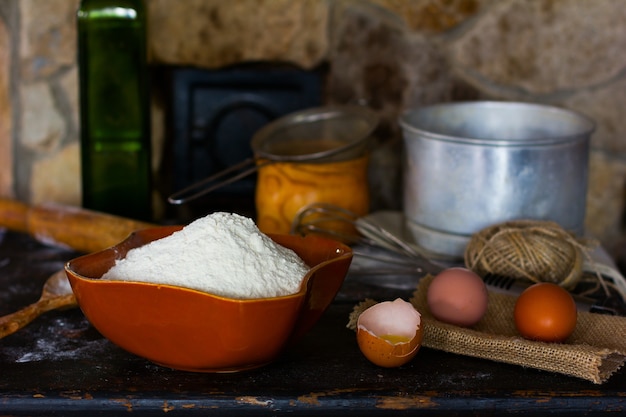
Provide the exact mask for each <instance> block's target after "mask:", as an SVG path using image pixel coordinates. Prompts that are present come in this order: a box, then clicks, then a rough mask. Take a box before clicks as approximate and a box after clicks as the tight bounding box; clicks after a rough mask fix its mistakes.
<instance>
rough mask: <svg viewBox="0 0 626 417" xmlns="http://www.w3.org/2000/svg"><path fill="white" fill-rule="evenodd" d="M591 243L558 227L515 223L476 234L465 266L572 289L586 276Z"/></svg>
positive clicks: (552, 224)
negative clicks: (585, 262) (586, 259)
mask: <svg viewBox="0 0 626 417" xmlns="http://www.w3.org/2000/svg"><path fill="white" fill-rule="evenodd" d="M592 245H596V243H595V242H593V241H591V240H582V239H577V238H576V237H575V236H574V235H573V234H571V233H569V232H567V231H565V230H564V229H563V228H561V226H559V225H558V224H557V223H554V222H550V221H538V220H515V221H510V222H505V223H502V224H497V225H494V226H492V227H487V228H485V229H483V230H481V231H479V232H477V233H475V234H474V235H473V236H472V238H471V239H470V241H469V243H468V245H467V247H466V250H465V254H464V257H465V265H466V266H467V268H469V269H471V270H472V271H474V272H476V273H477V274H478V275H480V276H485V275H488V274H491V275H498V276H505V277H510V278H517V279H524V280H529V281H532V282H542V281H547V282H553V283H556V284H559V285H561V286H562V287H564V288H567V289H572V288H574V287H575V286H576V284H578V282H579V281H580V279H581V277H582V276H583V260H584V259H583V257H584V256H589V255H588V251H589V250H590V249H591V246H592Z"/></svg>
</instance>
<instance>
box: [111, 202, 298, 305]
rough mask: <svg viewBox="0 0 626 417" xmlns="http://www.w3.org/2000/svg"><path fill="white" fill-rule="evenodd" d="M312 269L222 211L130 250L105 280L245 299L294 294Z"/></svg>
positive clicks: (245, 221) (247, 222)
mask: <svg viewBox="0 0 626 417" xmlns="http://www.w3.org/2000/svg"><path fill="white" fill-rule="evenodd" d="M308 270H309V267H308V266H307V265H306V264H305V263H304V261H302V259H300V258H299V257H298V255H297V254H296V253H295V252H293V251H292V250H290V249H288V248H285V247H283V246H280V245H278V244H276V243H275V242H274V241H273V240H272V239H270V238H269V237H268V236H267V235H265V234H263V233H262V232H261V231H260V230H259V229H258V228H257V226H256V225H255V224H254V222H253V221H252V220H251V219H249V218H246V217H243V216H240V215H237V214H230V213H223V212H219V213H213V214H210V215H208V216H206V217H203V218H200V219H198V220H196V221H194V222H192V223H190V224H189V225H187V226H186V227H184V228H183V229H182V230H180V231H178V232H175V233H173V234H172V235H170V236H168V237H166V238H163V239H160V240H156V241H154V242H151V243H149V244H147V245H145V246H142V247H139V248H135V249H132V250H130V251H129V252H128V254H127V255H126V258H124V259H121V260H118V261H117V262H116V264H115V265H114V266H113V267H112V268H111V269H110V270H109V271H108V272H107V273H106V274H104V275H103V276H102V279H110V280H122V281H143V282H152V283H158V284H169V285H176V286H180V287H186V288H191V289H196V290H199V291H204V292H208V293H211V294H216V295H220V296H225V297H232V298H239V299H245V298H264V297H277V296H283V295H288V294H294V293H296V292H298V290H299V288H300V284H301V283H302V279H303V278H304V276H305V274H306V273H307V271H308Z"/></svg>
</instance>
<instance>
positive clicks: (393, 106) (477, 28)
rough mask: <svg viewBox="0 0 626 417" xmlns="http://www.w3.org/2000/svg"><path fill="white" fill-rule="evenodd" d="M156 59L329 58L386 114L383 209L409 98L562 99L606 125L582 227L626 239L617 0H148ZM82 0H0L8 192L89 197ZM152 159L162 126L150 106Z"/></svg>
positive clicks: (2, 176)
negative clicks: (82, 125) (84, 162)
mask: <svg viewBox="0 0 626 417" xmlns="http://www.w3.org/2000/svg"><path fill="white" fill-rule="evenodd" d="M147 3H148V6H149V10H150V55H151V61H152V62H153V63H155V64H177V65H179V64H181V65H192V66H197V67H203V68H219V67H222V66H224V65H229V64H233V63H240V62H248V61H271V62H288V63H293V64H296V65H299V66H301V67H303V68H306V69H310V68H316V67H318V66H320V65H322V64H326V65H328V68H329V70H328V80H327V91H326V97H327V101H328V102H333V103H367V104H368V105H369V106H371V107H372V108H374V109H375V110H376V111H377V112H379V113H380V115H381V116H382V118H383V123H382V126H381V129H379V131H378V132H377V138H378V141H379V144H380V147H379V148H378V149H377V151H376V152H375V154H374V155H373V160H372V175H371V178H372V184H371V187H372V194H373V207H374V208H385V207H390V208H399V207H400V204H401V202H400V188H399V177H400V168H399V161H400V152H401V146H400V143H401V141H400V135H399V128H398V125H397V122H396V120H397V116H398V114H399V113H400V112H401V111H402V110H403V109H405V108H408V107H411V106H414V105H418V104H424V103H433V102H439V101H449V100H471V99H494V100H518V101H530V102H538V103H546V104H552V105H557V106H561V107H565V108H570V109H574V110H578V111H581V112H583V113H585V114H587V115H588V116H590V117H592V118H593V119H595V120H596V122H597V130H596V132H595V134H594V136H593V139H592V153H591V161H590V163H591V172H590V186H589V193H588V202H587V221H586V225H587V230H588V232H589V233H591V234H592V235H595V236H596V237H598V238H599V239H600V240H601V241H602V242H603V243H604V245H605V246H607V247H608V248H611V247H613V246H614V245H615V244H616V243H618V242H619V241H620V240H621V239H622V235H623V234H624V225H623V224H622V218H623V214H624V198H625V197H624V189H625V187H624V185H625V179H626V118H625V117H623V116H622V114H621V113H622V108H623V106H624V104H625V103H626V65H625V64H626V54H625V53H624V51H625V50H626V8H624V7H623V1H622V0H594V1H590V0H406V1H400V0H298V1H293V0H236V1H228V2H224V1H222V0H184V1H181V0H147ZM77 5H78V0H0V196H2V197H13V198H19V199H21V200H24V201H28V202H31V203H40V202H43V201H50V200H53V201H57V202H61V203H67V204H79V202H80V186H79V181H80V176H79V170H80V167H79V158H78V146H79V145H78V130H79V127H78V117H77V112H78V110H77V97H78V94H77V71H76V61H75V46H76V39H75V37H76V31H75V10H76V8H77ZM154 107H155V108H154V115H155V117H154V118H153V119H154V121H153V124H154V133H155V135H154V136H155V137H154V139H153V140H154V141H155V144H156V145H157V146H155V149H156V154H155V161H157V162H158V161H159V159H160V155H159V153H158V150H159V146H158V144H159V143H161V141H162V139H163V138H162V136H163V133H162V132H163V128H162V124H163V117H162V112H161V111H160V107H159V106H158V105H155V106H154Z"/></svg>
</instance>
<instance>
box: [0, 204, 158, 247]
mask: <svg viewBox="0 0 626 417" xmlns="http://www.w3.org/2000/svg"><path fill="white" fill-rule="evenodd" d="M154 226H155V224H152V223H146V222H141V221H137V220H132V219H127V218H124V217H119V216H113V215H110V214H106V213H101V212H97V211H92V210H86V209H83V208H80V207H73V206H65V205H60V204H52V203H50V204H42V205H38V206H29V205H27V204H24V203H21V202H19V201H15V200H10V199H1V198H0V227H6V228H7V229H10V230H15V231H19V232H24V233H28V234H30V235H32V236H33V237H34V238H35V239H37V240H39V241H40V242H42V243H45V244H50V245H56V246H62V247H67V248H71V249H74V250H77V251H80V252H96V251H99V250H102V249H106V248H108V247H110V246H113V245H115V244H117V243H119V242H121V241H122V240H124V239H125V238H126V237H128V235H129V234H130V233H132V232H134V231H135V230H139V229H145V228H147V227H154Z"/></svg>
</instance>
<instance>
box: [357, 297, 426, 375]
mask: <svg viewBox="0 0 626 417" xmlns="http://www.w3.org/2000/svg"><path fill="white" fill-rule="evenodd" d="M423 336H424V326H423V324H422V321H421V316H420V313H419V312H418V311H417V310H415V308H414V307H413V305H412V304H411V303H408V302H406V301H404V300H402V299H400V298H398V299H396V300H394V301H385V302H382V303H378V304H375V305H373V306H372V307H370V308H368V309H367V310H365V311H364V312H363V313H362V314H361V315H360V316H359V319H358V321H357V333H356V337H357V343H358V345H359V348H360V349H361V352H363V355H365V357H366V358H367V359H369V360H370V361H371V362H372V363H374V364H376V365H378V366H382V367H386V368H392V367H397V366H401V365H404V364H406V363H407V362H409V361H410V360H411V359H413V357H415V355H416V354H417V352H418V350H419V348H420V346H421V345H422V338H423Z"/></svg>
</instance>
